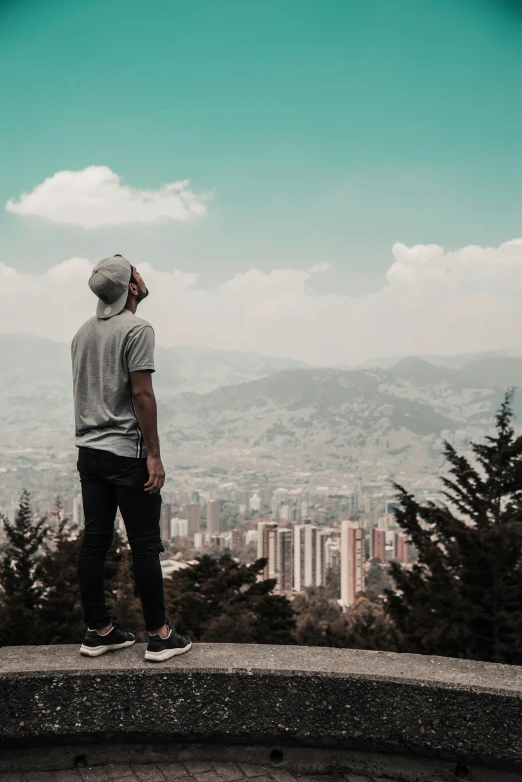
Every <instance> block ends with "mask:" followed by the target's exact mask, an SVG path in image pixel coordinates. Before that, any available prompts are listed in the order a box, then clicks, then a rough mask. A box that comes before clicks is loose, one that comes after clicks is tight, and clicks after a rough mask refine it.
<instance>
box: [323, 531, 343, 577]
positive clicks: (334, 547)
mask: <svg viewBox="0 0 522 782" xmlns="http://www.w3.org/2000/svg"><path fill="white" fill-rule="evenodd" d="M324 548H325V567H326V572H327V573H328V570H329V569H330V568H338V567H339V563H340V540H339V538H328V540H326V541H325V544H324Z"/></svg>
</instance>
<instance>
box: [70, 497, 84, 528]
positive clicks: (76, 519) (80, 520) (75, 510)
mask: <svg viewBox="0 0 522 782" xmlns="http://www.w3.org/2000/svg"><path fill="white" fill-rule="evenodd" d="M72 520H73V524H77V525H78V526H79V527H81V526H83V524H84V523H85V516H84V513H83V502H82V495H81V494H77V495H76V497H75V498H74V499H73V504H72Z"/></svg>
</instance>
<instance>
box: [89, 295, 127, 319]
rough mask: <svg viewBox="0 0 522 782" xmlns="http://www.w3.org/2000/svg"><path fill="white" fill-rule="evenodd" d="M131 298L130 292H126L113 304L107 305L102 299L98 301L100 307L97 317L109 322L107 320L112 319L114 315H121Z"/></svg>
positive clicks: (97, 309) (98, 307)
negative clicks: (129, 297)
mask: <svg viewBox="0 0 522 782" xmlns="http://www.w3.org/2000/svg"><path fill="white" fill-rule="evenodd" d="M128 296H129V291H128V290H125V291H124V292H123V293H122V294H121V296H120V298H119V299H116V301H113V303H112V304H106V303H105V302H104V301H102V300H101V299H99V300H98V306H97V307H96V316H97V317H98V318H103V319H104V320H107V318H112V316H113V315H119V314H120V312H122V310H124V309H125V305H126V304H127V298H128Z"/></svg>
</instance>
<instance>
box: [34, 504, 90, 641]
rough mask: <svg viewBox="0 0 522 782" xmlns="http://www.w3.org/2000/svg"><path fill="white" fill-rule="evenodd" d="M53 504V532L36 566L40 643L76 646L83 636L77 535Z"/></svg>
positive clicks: (78, 538)
mask: <svg viewBox="0 0 522 782" xmlns="http://www.w3.org/2000/svg"><path fill="white" fill-rule="evenodd" d="M61 510H62V508H61V503H60V501H59V500H57V502H56V513H55V529H54V530H53V531H52V532H50V533H49V539H48V540H49V542H48V545H47V547H46V552H45V554H44V555H43V556H42V558H41V560H40V561H39V563H38V566H37V577H38V579H39V580H40V582H41V585H42V599H41V610H40V620H41V621H40V630H39V633H38V636H39V642H40V643H44V644H55V643H60V644H68V643H77V642H78V640H79V639H81V637H82V635H83V633H84V632H85V625H84V622H83V610H82V604H81V599H80V590H79V586H78V576H77V572H76V560H77V557H78V550H79V548H80V534H79V530H78V528H77V527H76V526H73V525H72V524H71V523H70V521H69V519H68V518H67V517H65V516H63V515H62V513H61Z"/></svg>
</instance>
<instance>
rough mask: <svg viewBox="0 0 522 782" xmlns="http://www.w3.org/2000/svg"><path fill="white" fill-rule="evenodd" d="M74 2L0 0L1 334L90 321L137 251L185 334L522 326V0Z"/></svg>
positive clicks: (451, 347) (457, 348) (300, 353)
mask: <svg viewBox="0 0 522 782" xmlns="http://www.w3.org/2000/svg"><path fill="white" fill-rule="evenodd" d="M67 8H68V10H67V14H64V13H63V6H62V4H61V3H60V2H59V1H58V0H46V2H45V3H41V2H40V3H37V2H35V0H25V1H24V2H20V3H16V4H14V3H11V4H7V6H5V5H4V6H2V8H1V9H0V43H1V46H0V68H2V67H3V70H4V71H5V72H9V74H10V76H9V79H4V80H2V82H1V83H0V100H1V102H2V106H3V108H4V112H3V116H4V122H3V123H2V126H1V127H0V142H1V149H2V153H0V204H2V206H3V208H2V210H1V212H0V332H12V331H20V330H27V331H29V332H30V333H35V334H40V335H42V336H45V337H48V338H52V339H55V340H62V341H66V340H68V339H70V338H71V337H72V335H73V334H74V332H75V331H76V329H77V328H78V326H79V325H80V323H81V322H83V320H86V319H87V318H88V317H90V316H91V315H92V314H93V313H94V308H95V301H94V297H93V295H92V293H91V292H90V290H89V288H88V286H87V279H88V276H89V273H90V270H91V268H92V266H93V265H94V264H95V263H96V262H97V261H98V260H100V258H102V257H104V256H107V255H110V254H112V253H115V252H118V253H121V254H123V255H125V256H127V257H128V258H129V260H130V261H131V263H133V264H134V265H136V266H137V267H138V268H139V270H140V271H141V272H142V273H143V275H144V277H145V279H146V282H147V285H148V287H149V289H150V292H151V295H150V298H149V299H148V300H147V301H145V302H143V304H142V306H141V307H140V310H139V314H140V315H141V316H142V317H144V318H145V319H147V320H150V322H152V323H153V325H154V328H155V330H156V336H157V342H158V344H159V345H163V346H172V345H186V344H197V345H205V346H209V347H213V348H216V349H221V350H239V351H248V352H257V353H261V354H263V355H270V356H280V357H291V358H294V359H296V360H301V361H306V362H308V363H312V364H321V365H332V364H349V365H358V364H360V363H362V362H365V361H367V360H369V359H371V358H372V357H379V356H383V357H386V356H395V355H398V356H404V355H425V354H429V355H440V354H442V355H448V354H461V353H474V352H479V351H485V350H494V349H504V348H506V346H507V347H508V348H509V346H510V345H513V346H515V347H516V346H517V345H518V340H519V339H520V335H521V334H522V311H521V308H520V305H519V301H520V298H521V295H522V238H521V237H522V209H521V207H520V204H521V203H522V179H521V178H520V173H519V172H520V166H521V165H522V134H521V133H520V129H521V127H522V104H521V102H520V100H519V88H520V83H521V81H522V52H521V50H520V46H519V38H520V32H522V17H521V16H520V15H519V14H517V13H515V11H510V6H509V4H499V3H495V2H493V0H491V1H490V0H483V1H482V2H476V0H455V1H454V2H451V3H450V2H446V1H444V2H440V0H439V1H437V0H426V2H424V3H421V4H419V3H418V2H417V1H416V0H394V1H393V2H389V0H371V2H368V3H365V4H362V5H361V4H350V3H338V2H336V1H335V0H323V1H322V2H319V1H318V0H302V2H301V3H300V4H299V5H298V6H296V5H295V4H293V3H282V4H281V3H278V2H276V1H275V0H264V2H262V3H261V2H260V1H258V0H252V2H250V3H247V4H244V3H243V4H240V3H237V2H235V0H222V1H221V2H220V3H218V4H216V3H214V2H213V1H212V0H197V1H196V2H195V3H193V4H191V5H190V6H187V5H186V4H181V3H177V2H168V1H167V0H158V2H157V3H155V4H154V8H153V9H146V8H145V7H144V6H143V5H142V4H141V3H139V2H138V1H137V0H109V2H101V0H94V2H92V3H88V4H85V3H81V2H80V0H70V2H69V3H68V7H67ZM470 18H472V20H473V24H470ZM101 28H102V29H103V30H104V35H105V36H106V39H107V40H110V41H111V45H110V46H108V47H106V48H105V52H104V57H103V58H98V57H97V56H95V52H96V51H97V47H98V46H99V31H100V29H101ZM129 41H132V42H133V45H131V46H129V45H128V42H129ZM136 47H137V49H138V50H139V56H138V57H137V56H136ZM13 63H16V68H13ZM35 70H37V72H38V77H39V80H38V90H37V91H36V92H35V89H34V73H35Z"/></svg>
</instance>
